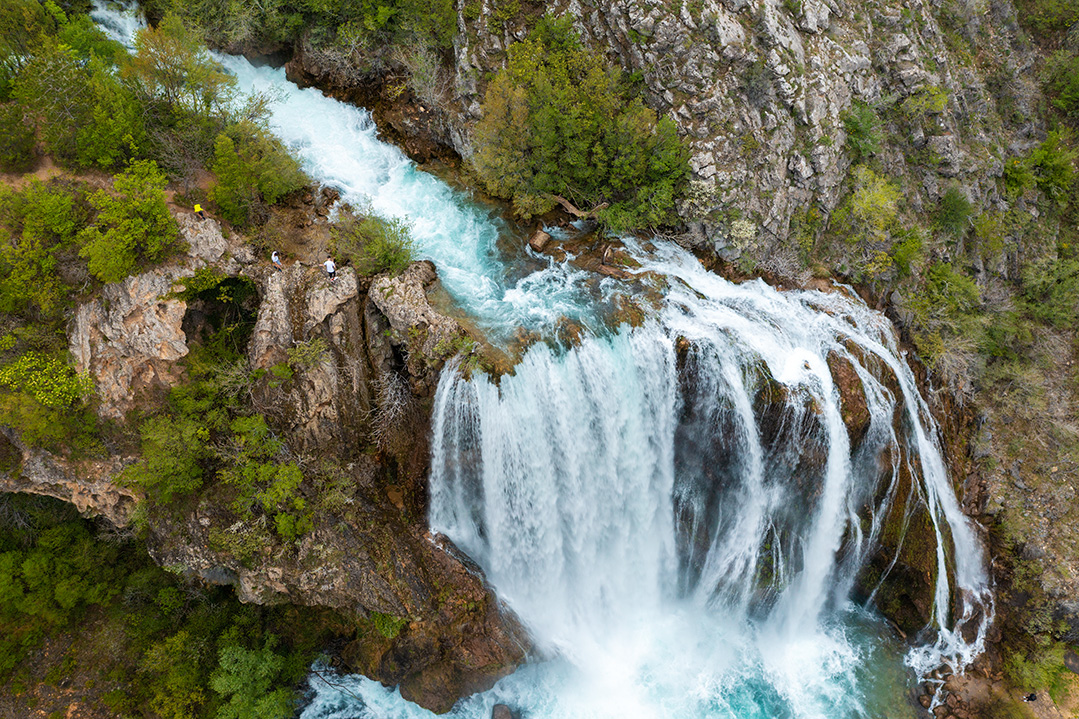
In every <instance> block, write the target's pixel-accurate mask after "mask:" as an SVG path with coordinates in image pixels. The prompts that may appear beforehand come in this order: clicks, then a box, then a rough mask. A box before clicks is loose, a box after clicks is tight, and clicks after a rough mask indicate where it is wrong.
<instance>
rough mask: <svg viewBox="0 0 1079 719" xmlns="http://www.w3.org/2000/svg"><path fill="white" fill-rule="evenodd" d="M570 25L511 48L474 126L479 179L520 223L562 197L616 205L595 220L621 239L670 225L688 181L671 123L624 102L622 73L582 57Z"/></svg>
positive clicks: (550, 25)
mask: <svg viewBox="0 0 1079 719" xmlns="http://www.w3.org/2000/svg"><path fill="white" fill-rule="evenodd" d="M571 23H572V19H571V18H568V17H567V18H563V19H561V20H553V19H551V18H550V17H546V18H544V19H543V20H542V21H541V22H540V23H539V25H537V27H536V29H535V30H534V31H533V32H532V34H531V35H530V36H529V38H528V39H527V40H525V41H523V42H519V43H516V44H514V45H512V46H511V47H510V49H509V58H508V61H507V65H506V68H505V69H504V70H502V71H500V72H499V73H498V75H497V76H496V77H495V78H494V80H493V81H492V82H491V84H490V85H489V86H488V89H487V95H486V96H485V98H484V105H483V107H484V115H483V118H482V119H481V120H480V122H479V123H478V124H477V126H476V134H475V138H476V153H475V155H474V157H473V165H474V167H475V169H476V172H477V174H478V175H479V177H480V179H481V181H482V182H483V183H484V185H485V186H486V187H487V189H488V191H489V192H491V193H492V194H494V195H497V196H499V197H504V198H507V199H511V200H512V201H513V205H514V209H515V210H516V211H517V213H518V214H519V215H521V216H523V217H530V216H532V215H536V214H540V213H542V212H546V211H547V210H550V209H551V208H553V207H554V206H555V199H554V198H555V196H562V197H566V198H568V199H569V200H570V201H571V202H573V203H575V204H577V205H578V206H586V207H587V206H598V205H600V204H601V203H603V202H607V203H609V207H607V208H606V209H603V210H600V211H598V212H597V216H598V217H599V218H600V219H601V220H602V221H604V222H605V223H606V224H608V225H609V226H611V227H613V228H615V229H622V230H625V229H631V228H634V227H645V226H656V225H661V224H663V223H665V222H671V221H673V220H674V209H675V200H676V199H677V196H678V194H679V193H680V192H681V190H682V188H683V186H684V184H685V182H686V180H687V178H688V175H689V166H688V154H687V151H686V149H685V148H684V146H683V145H682V143H681V141H680V140H679V138H678V134H677V132H676V130H675V127H674V123H673V122H671V121H670V120H669V119H668V118H661V119H658V120H657V118H656V115H655V113H654V112H653V111H652V110H650V109H648V108H646V107H645V106H644V105H643V104H642V103H641V101H640V99H639V98H632V99H631V98H629V97H627V96H626V95H625V94H624V92H623V90H622V82H621V75H620V73H619V71H617V70H615V69H612V68H609V67H607V66H606V65H605V64H604V62H603V61H602V59H601V58H600V57H599V56H598V55H595V54H593V53H590V52H588V51H586V50H585V49H584V48H583V47H581V44H580V40H579V38H578V37H577V36H576V34H575V33H574V31H573V30H572V25H571Z"/></svg>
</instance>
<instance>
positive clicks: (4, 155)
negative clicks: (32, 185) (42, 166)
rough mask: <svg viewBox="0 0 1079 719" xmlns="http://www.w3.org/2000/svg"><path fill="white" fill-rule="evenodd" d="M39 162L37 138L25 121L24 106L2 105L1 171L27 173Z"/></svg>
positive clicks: (0, 126) (0, 123)
mask: <svg viewBox="0 0 1079 719" xmlns="http://www.w3.org/2000/svg"><path fill="white" fill-rule="evenodd" d="M36 161H37V138H36V137H35V135H34V128H32V127H31V126H30V125H29V124H28V123H27V122H26V121H25V119H24V113H23V108H22V105H20V104H19V103H17V102H5V103H4V104H2V105H0V170H3V171H4V172H25V171H27V170H29V169H30V168H31V167H33V166H34V163H35V162H36Z"/></svg>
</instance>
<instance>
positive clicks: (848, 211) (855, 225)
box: [833, 165, 902, 242]
mask: <svg viewBox="0 0 1079 719" xmlns="http://www.w3.org/2000/svg"><path fill="white" fill-rule="evenodd" d="M853 179H854V189H853V191H852V192H851V195H850V197H849V198H848V200H847V201H846V203H844V205H842V206H841V207H840V209H839V210H837V212H836V215H835V216H834V218H833V221H834V223H835V224H836V226H837V229H839V230H841V231H843V230H846V231H849V233H850V234H849V235H848V237H847V241H848V242H861V241H868V242H882V241H885V240H887V239H888V237H889V233H890V232H891V229H892V228H893V227H894V225H895V221H896V217H897V216H898V214H899V200H900V198H901V197H902V195H901V194H900V192H899V188H898V187H896V185H895V184H894V183H892V182H891V181H889V180H888V179H887V178H885V177H882V176H881V175H878V174H877V173H875V172H873V170H871V169H869V168H868V167H866V166H865V165H858V166H857V167H855V168H854V172H853Z"/></svg>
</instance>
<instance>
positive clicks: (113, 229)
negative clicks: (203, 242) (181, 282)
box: [79, 160, 180, 282]
mask: <svg viewBox="0 0 1079 719" xmlns="http://www.w3.org/2000/svg"><path fill="white" fill-rule="evenodd" d="M166 183H167V180H166V179H165V176H164V175H163V174H162V173H161V172H160V170H158V168H157V165H156V164H154V162H152V161H150V160H139V161H136V162H134V163H132V164H131V166H130V167H129V168H128V169H127V170H125V171H124V172H122V173H120V174H119V175H117V176H116V178H115V180H114V181H113V191H114V192H115V193H116V195H118V196H114V195H113V194H112V193H109V192H105V191H104V190H99V191H98V192H96V193H94V194H93V195H92V196H91V197H90V204H92V205H93V206H94V207H95V208H96V209H97V218H96V220H95V221H94V224H93V225H91V226H90V227H87V228H86V229H85V230H83V231H82V232H81V233H80V235H79V240H80V242H81V243H82V251H81V252H80V254H81V255H82V256H83V257H85V258H86V259H87V263H88V265H89V269H90V272H91V273H92V274H93V275H94V276H95V277H97V278H98V279H100V280H101V281H102V282H119V281H120V280H122V279H124V278H125V277H127V276H128V275H129V274H131V273H132V272H133V271H134V270H135V268H136V266H137V265H138V264H139V262H140V261H143V262H157V261H159V260H161V259H164V257H165V256H166V255H167V254H168V253H169V252H170V251H172V250H174V249H175V248H176V243H177V240H178V239H179V236H180V229H179V227H177V225H176V220H174V219H172V215H171V214H170V213H169V208H168V206H167V205H166V204H165V185H166Z"/></svg>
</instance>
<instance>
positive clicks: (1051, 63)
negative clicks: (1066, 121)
mask: <svg viewBox="0 0 1079 719" xmlns="http://www.w3.org/2000/svg"><path fill="white" fill-rule="evenodd" d="M1043 82H1044V89H1045V94H1046V95H1047V96H1048V97H1050V98H1052V103H1053V106H1054V107H1056V108H1057V109H1058V110H1060V111H1061V112H1063V113H1064V114H1065V115H1067V116H1069V117H1071V118H1076V117H1079V55H1075V54H1074V53H1072V52H1069V51H1068V50H1058V51H1057V52H1056V53H1054V54H1053V55H1051V56H1050V57H1049V59H1048V60H1047V61H1046V66H1045V72H1044V74H1043Z"/></svg>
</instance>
